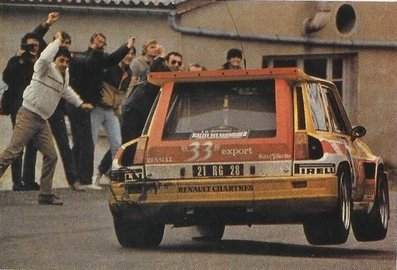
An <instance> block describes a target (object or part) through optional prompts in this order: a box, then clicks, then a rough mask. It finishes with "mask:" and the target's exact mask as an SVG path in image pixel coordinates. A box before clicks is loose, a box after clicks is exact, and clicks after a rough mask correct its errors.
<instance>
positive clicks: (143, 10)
mask: <svg viewBox="0 0 397 270" xmlns="http://www.w3.org/2000/svg"><path fill="white" fill-rule="evenodd" d="M0 8H1V9H3V10H24V11H30V10H46V11H54V10H57V11H71V12H78V13H87V12H99V13H125V14H137V15H153V16H168V15H169V13H170V11H171V10H172V9H170V8H149V7H134V6H123V7H120V6H94V5H74V4H57V3H54V4H41V3H40V4H21V3H18V4H12V3H4V2H0Z"/></svg>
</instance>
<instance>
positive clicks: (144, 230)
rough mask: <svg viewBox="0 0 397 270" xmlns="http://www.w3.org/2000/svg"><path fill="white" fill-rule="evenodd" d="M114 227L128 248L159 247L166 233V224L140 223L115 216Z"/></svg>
mask: <svg viewBox="0 0 397 270" xmlns="http://www.w3.org/2000/svg"><path fill="white" fill-rule="evenodd" d="M113 221H114V229H115V231H116V236H117V240H118V241H119V243H120V245H121V246H123V247H126V248H131V247H140V248H154V247H157V246H158V245H159V244H160V243H161V240H162V239H163V235H164V224H155V223H151V222H145V223H138V222H131V221H128V220H125V219H123V218H122V217H116V216H113Z"/></svg>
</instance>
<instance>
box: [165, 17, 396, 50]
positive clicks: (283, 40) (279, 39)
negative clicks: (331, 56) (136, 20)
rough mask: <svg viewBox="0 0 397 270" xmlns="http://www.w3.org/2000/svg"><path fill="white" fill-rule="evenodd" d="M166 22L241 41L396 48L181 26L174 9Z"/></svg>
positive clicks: (393, 46)
mask: <svg viewBox="0 0 397 270" xmlns="http://www.w3.org/2000/svg"><path fill="white" fill-rule="evenodd" d="M168 22H169V24H170V27H171V28H172V29H173V30H174V31H176V32H179V33H182V34H185V35H193V36H202V37H214V38H224V39H233V40H243V41H257V42H270V43H282V44H287V45H288V44H290V45H297V44H301V45H318V46H331V47H347V48H386V49H387V48H390V49H396V48H397V42H396V41H358V40H357V41H355V40H326V39H314V38H306V37H302V38H299V37H282V36H278V35H275V36H270V35H264V36H263V35H247V34H241V33H240V34H239V33H234V32H223V31H217V30H212V29H199V28H192V27H186V26H181V25H180V24H178V22H179V16H178V15H177V14H176V12H174V11H170V13H169V16H168Z"/></svg>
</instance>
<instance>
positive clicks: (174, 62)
mask: <svg viewBox="0 0 397 270" xmlns="http://www.w3.org/2000/svg"><path fill="white" fill-rule="evenodd" d="M175 64H178V66H182V61H176V60H172V61H171V65H175Z"/></svg>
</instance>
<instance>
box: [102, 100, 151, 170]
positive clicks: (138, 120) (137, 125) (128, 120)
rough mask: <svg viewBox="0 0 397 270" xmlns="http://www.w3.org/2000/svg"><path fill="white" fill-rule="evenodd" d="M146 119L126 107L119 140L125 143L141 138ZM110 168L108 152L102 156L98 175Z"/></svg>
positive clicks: (109, 154) (110, 157) (110, 155)
mask: <svg viewBox="0 0 397 270" xmlns="http://www.w3.org/2000/svg"><path fill="white" fill-rule="evenodd" d="M146 118H147V117H145V116H144V115H142V114H141V113H140V112H139V111H138V110H137V109H135V108H133V107H132V108H129V107H127V108H126V109H125V110H124V113H123V119H122V124H121V140H122V143H126V142H128V141H130V140H133V139H136V138H138V137H139V136H141V134H142V131H143V128H144V127H145V122H146ZM111 166H112V154H111V152H110V150H108V151H107V152H106V154H105V155H104V156H103V158H102V160H101V163H100V164H99V166H98V170H99V173H101V174H104V173H106V172H108V171H109V170H110V167H111Z"/></svg>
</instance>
